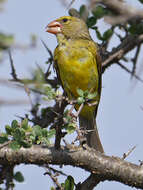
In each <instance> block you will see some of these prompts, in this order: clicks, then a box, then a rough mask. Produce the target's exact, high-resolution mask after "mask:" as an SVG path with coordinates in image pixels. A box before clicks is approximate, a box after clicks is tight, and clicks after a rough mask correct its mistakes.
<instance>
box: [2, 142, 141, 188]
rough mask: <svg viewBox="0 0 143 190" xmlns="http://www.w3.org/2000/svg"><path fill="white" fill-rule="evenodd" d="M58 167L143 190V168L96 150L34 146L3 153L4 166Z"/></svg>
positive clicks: (7, 149) (6, 148)
mask: <svg viewBox="0 0 143 190" xmlns="http://www.w3.org/2000/svg"><path fill="white" fill-rule="evenodd" d="M21 163H25V164H36V165H44V164H55V165H61V164H64V165H72V166H76V167H80V168H83V169H85V170H87V171H89V172H92V173H93V174H95V175H96V176H98V177H99V178H100V181H105V180H109V181H112V180H113V181H118V182H121V183H124V184H126V185H129V186H132V187H136V188H141V189H143V180H142V179H143V168H142V167H141V166H138V165H135V164H132V163H129V162H127V161H124V160H123V159H120V158H117V157H109V156H106V155H104V154H101V153H100V152H97V151H96V150H94V149H91V148H86V149H83V148H82V147H76V146H73V147H72V148H70V149H67V148H66V147H62V149H59V150H57V149H55V148H54V146H50V147H42V146H38V145H35V146H32V147H31V148H27V149H25V148H21V149H20V150H19V151H12V149H10V148H8V147H4V148H2V149H0V164H2V165H5V164H12V165H15V164H21Z"/></svg>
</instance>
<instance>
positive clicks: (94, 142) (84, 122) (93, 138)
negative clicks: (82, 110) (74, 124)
mask: <svg viewBox="0 0 143 190" xmlns="http://www.w3.org/2000/svg"><path fill="white" fill-rule="evenodd" d="M79 124H80V128H82V129H85V130H87V133H86V135H85V136H86V139H87V144H88V146H90V147H92V148H95V149H96V150H98V151H100V152H102V153H104V149H103V146H102V144H101V141H100V138H99V134H98V130H97V126H96V120H95V118H94V117H93V118H90V119H88V118H85V117H83V116H81V115H80V116H79ZM88 130H89V131H88Z"/></svg>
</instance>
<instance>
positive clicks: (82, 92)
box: [77, 88, 84, 96]
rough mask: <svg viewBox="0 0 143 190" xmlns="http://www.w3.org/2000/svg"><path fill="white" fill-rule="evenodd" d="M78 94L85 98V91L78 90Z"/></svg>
mask: <svg viewBox="0 0 143 190" xmlns="http://www.w3.org/2000/svg"><path fill="white" fill-rule="evenodd" d="M77 93H78V95H79V96H84V91H83V90H81V89H79V88H78V89H77Z"/></svg>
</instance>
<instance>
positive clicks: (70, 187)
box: [65, 176, 74, 190]
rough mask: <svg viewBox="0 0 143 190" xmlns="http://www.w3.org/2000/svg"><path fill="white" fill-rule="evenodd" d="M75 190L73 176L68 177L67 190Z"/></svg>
mask: <svg viewBox="0 0 143 190" xmlns="http://www.w3.org/2000/svg"><path fill="white" fill-rule="evenodd" d="M73 189H74V179H73V177H72V176H68V177H67V179H66V181H65V190H73Z"/></svg>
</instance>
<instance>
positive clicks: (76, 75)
mask: <svg viewBox="0 0 143 190" xmlns="http://www.w3.org/2000/svg"><path fill="white" fill-rule="evenodd" d="M57 64H58V68H59V72H60V77H61V81H62V83H63V86H64V89H65V91H66V92H67V94H68V95H69V96H71V97H77V96H78V95H77V89H78V88H79V89H82V90H92V89H94V90H96V89H97V88H98V72H97V66H96V58H95V57H94V56H93V54H92V53H91V52H89V51H88V49H87V48H85V47H77V48H75V47H66V45H62V46H61V47H59V50H58V55H57ZM92 91H93V90H92Z"/></svg>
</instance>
